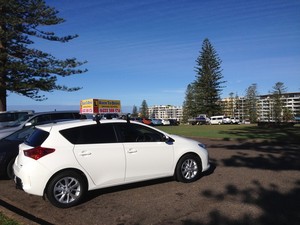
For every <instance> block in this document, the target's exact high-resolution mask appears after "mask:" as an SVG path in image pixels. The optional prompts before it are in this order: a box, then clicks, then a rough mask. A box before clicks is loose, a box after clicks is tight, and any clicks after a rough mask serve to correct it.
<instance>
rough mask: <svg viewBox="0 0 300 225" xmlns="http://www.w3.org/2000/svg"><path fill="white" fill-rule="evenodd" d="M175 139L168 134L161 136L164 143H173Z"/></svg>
mask: <svg viewBox="0 0 300 225" xmlns="http://www.w3.org/2000/svg"><path fill="white" fill-rule="evenodd" d="M174 141H175V140H174V139H173V138H170V137H169V136H166V135H164V136H163V142H166V143H173V142H174Z"/></svg>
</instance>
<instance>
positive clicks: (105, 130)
mask: <svg viewBox="0 0 300 225" xmlns="http://www.w3.org/2000/svg"><path fill="white" fill-rule="evenodd" d="M60 133H61V135H62V136H64V137H65V138H66V139H67V140H68V141H69V142H71V143H72V144H100V143H116V142H117V138H116V134H115V130H114V128H113V126H112V124H93V125H88V126H82V127H75V128H70V129H65V130H61V131H60Z"/></svg>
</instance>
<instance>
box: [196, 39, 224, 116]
mask: <svg viewBox="0 0 300 225" xmlns="http://www.w3.org/2000/svg"><path fill="white" fill-rule="evenodd" d="M196 63H197V65H196V67H195V69H196V73H197V75H196V80H195V82H194V90H195V95H194V97H195V105H196V109H197V114H206V115H207V116H209V117H210V116H213V115H217V114H219V113H221V107H220V105H219V104H218V100H220V95H221V91H222V89H223V88H224V87H223V86H222V84H223V83H225V81H223V80H222V79H223V75H222V70H221V60H220V59H219V57H218V55H217V52H216V50H215V49H214V47H213V46H212V44H211V43H210V42H209V40H208V39H205V40H204V41H203V44H202V48H201V51H200V55H199V57H198V58H197V60H196Z"/></svg>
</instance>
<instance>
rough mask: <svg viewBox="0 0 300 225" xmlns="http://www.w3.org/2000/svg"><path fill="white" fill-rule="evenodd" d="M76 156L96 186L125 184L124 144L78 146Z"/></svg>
mask: <svg viewBox="0 0 300 225" xmlns="http://www.w3.org/2000/svg"><path fill="white" fill-rule="evenodd" d="M74 154H75V156H76V159H77V160H78V163H79V164H80V165H81V166H82V167H83V168H84V170H85V171H86V172H87V173H88V174H89V176H90V177H91V179H92V180H93V181H94V183H95V185H96V186H99V187H105V186H110V185H113V184H121V183H123V182H124V178H125V155H124V149H123V145H122V144H120V143H113V144H105V143H104V144H84V145H76V146H75V148H74Z"/></svg>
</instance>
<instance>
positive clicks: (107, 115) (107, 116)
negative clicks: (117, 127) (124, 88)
mask: <svg viewBox="0 0 300 225" xmlns="http://www.w3.org/2000/svg"><path fill="white" fill-rule="evenodd" d="M100 117H101V119H104V120H111V119H119V118H120V115H119V114H118V113H104V114H101V115H100Z"/></svg>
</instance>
